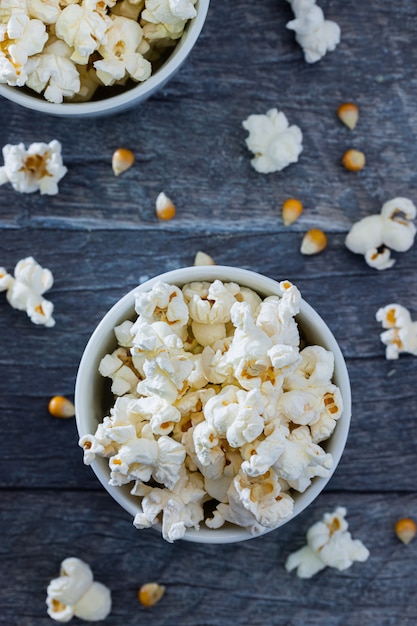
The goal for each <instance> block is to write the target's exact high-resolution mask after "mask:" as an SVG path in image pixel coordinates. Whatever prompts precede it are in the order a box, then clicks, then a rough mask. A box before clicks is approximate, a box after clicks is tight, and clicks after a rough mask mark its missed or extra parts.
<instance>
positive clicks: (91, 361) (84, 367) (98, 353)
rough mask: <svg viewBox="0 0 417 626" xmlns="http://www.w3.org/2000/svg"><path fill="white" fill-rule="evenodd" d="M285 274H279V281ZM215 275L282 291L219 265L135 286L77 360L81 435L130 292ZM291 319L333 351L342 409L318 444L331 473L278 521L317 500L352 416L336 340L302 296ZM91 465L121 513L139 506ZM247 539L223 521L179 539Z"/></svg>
mask: <svg viewBox="0 0 417 626" xmlns="http://www.w3.org/2000/svg"><path fill="white" fill-rule="evenodd" d="M285 278H286V277H282V279H285ZM215 279H219V280H222V281H223V282H235V283H238V284H239V285H241V286H245V287H249V288H251V289H253V290H254V291H256V292H257V293H258V294H259V295H260V296H261V297H266V296H269V295H280V294H281V290H280V287H279V284H278V283H277V282H276V281H275V280H272V279H271V278H267V277H265V276H263V275H261V274H257V273H255V272H251V271H248V270H244V269H239V268H235V267H226V266H220V265H213V266H201V267H185V268H181V269H178V270H174V271H172V272H167V273H165V274H161V275H159V276H156V277H155V278H152V279H151V280H148V281H146V282H145V283H142V284H141V285H140V286H139V287H136V288H135V289H133V290H132V291H130V292H129V293H127V294H126V295H125V296H124V297H123V298H121V300H119V301H118V302H117V303H116V304H115V305H114V306H113V307H112V308H111V309H110V311H108V313H106V315H105V316H104V318H103V319H102V321H101V322H100V323H99V325H98V326H97V328H96V330H95V331H94V333H93V335H92V336H91V338H90V340H89V342H88V344H87V346H86V348H85V351H84V354H83V356H82V358H81V362H80V366H79V370H78V375H77V380H76V386H75V409H76V421H77V428H78V433H79V436H80V437H82V436H84V435H86V434H94V433H95V431H96V429H97V425H98V423H99V422H101V421H102V419H103V417H104V415H106V414H107V413H106V411H108V398H109V381H108V379H103V377H102V376H101V375H100V374H99V372H98V367H99V363H100V361H101V359H102V358H103V356H104V355H105V354H107V353H111V352H112V351H113V350H114V349H115V348H116V347H117V342H116V339H115V336H114V332H113V329H114V327H115V326H117V325H118V324H120V323H121V322H122V321H124V320H126V319H132V320H133V319H135V318H136V317H137V315H136V314H135V310H134V299H135V297H134V294H135V293H136V292H137V291H149V290H150V289H151V288H152V286H153V285H154V284H155V283H156V282H157V281H159V280H162V281H164V282H167V283H170V284H174V285H177V286H179V287H182V286H183V285H184V284H185V283H188V282H191V281H203V280H206V281H213V280H215ZM296 319H297V323H298V325H299V327H300V329H301V330H302V332H303V335H304V336H305V338H306V339H307V342H308V343H309V344H316V345H321V346H323V347H324V348H326V349H327V350H330V351H331V352H333V354H334V359H335V370H334V377H333V381H334V383H335V384H336V385H337V386H338V387H339V388H340V391H341V394H342V398H343V404H344V410H343V413H342V415H341V417H340V418H339V420H338V422H337V426H336V428H335V431H334V432H333V434H332V436H331V437H330V438H329V439H328V440H327V441H326V442H322V443H321V444H320V445H321V446H322V447H323V448H324V449H325V450H326V451H327V452H330V453H331V454H332V455H333V460H334V463H333V467H332V470H331V473H330V475H329V476H328V477H326V478H321V477H316V478H314V479H313V481H312V484H311V486H309V487H308V488H307V490H306V491H305V492H304V493H294V494H293V497H294V500H295V504H294V511H293V514H292V515H291V516H290V517H288V518H286V519H285V520H283V522H282V524H285V523H287V522H288V521H290V520H291V519H293V518H294V517H295V516H296V515H298V514H299V513H301V511H303V510H304V509H305V508H306V507H307V506H308V505H309V504H311V502H313V500H314V499H315V498H317V496H318V495H319V494H320V492H321V491H322V490H323V489H324V487H325V486H326V484H327V482H328V481H329V479H330V476H331V474H332V473H333V472H334V470H335V469H336V467H337V465H338V463H339V461H340V458H341V456H342V452H343V449H344V447H345V443H346V439H347V435H348V431H349V424H350V417H351V393H350V383H349V375H348V371H347V368H346V364H345V361H344V358H343V355H342V353H341V351H340V348H339V346H338V344H337V341H336V339H335V338H334V336H333V334H332V333H331V331H330V330H329V328H328V326H327V325H326V324H325V322H324V321H323V320H322V318H321V317H320V316H319V315H318V314H317V313H316V312H315V311H314V309H312V307H311V306H310V305H309V304H307V302H305V301H304V300H302V301H301V308H300V313H299V315H297V317H296ZM92 468H93V470H94V472H95V474H96V475H97V477H98V478H99V480H100V481H101V483H102V484H103V485H104V487H105V488H106V489H107V491H108V492H109V493H110V495H111V496H112V497H113V498H114V499H115V500H116V501H117V502H118V503H119V504H120V505H121V506H122V507H123V508H124V509H125V510H126V511H128V512H129V513H131V514H132V515H133V516H135V515H136V513H138V512H139V511H140V510H141V508H140V499H139V498H138V497H137V496H132V495H131V494H130V493H129V491H130V489H131V487H132V485H130V486H129V485H127V486H123V487H118V486H110V485H109V484H108V481H109V475H110V471H109V466H108V460H107V459H105V458H96V459H95V461H94V462H93V463H92ZM282 524H281V525H282ZM137 532H140V531H137ZM252 537H253V535H251V534H250V533H249V532H248V531H247V530H245V529H244V528H240V527H237V526H234V525H232V524H226V525H224V526H223V527H222V528H219V529H216V530H214V529H209V528H207V527H206V526H205V525H204V524H202V525H201V527H200V529H199V530H198V531H197V530H194V529H187V531H186V534H185V537H184V539H186V540H188V541H195V542H201V543H233V542H237V541H243V540H246V539H250V538H252Z"/></svg>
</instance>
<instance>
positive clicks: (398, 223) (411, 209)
mask: <svg viewBox="0 0 417 626" xmlns="http://www.w3.org/2000/svg"><path fill="white" fill-rule="evenodd" d="M416 214H417V210H416V207H415V205H414V204H413V202H411V200H409V199H408V198H402V197H398V198H394V199H393V200H389V201H388V202H385V204H384V205H383V206H382V209H381V212H380V214H379V215H369V216H367V217H364V218H363V219H361V220H359V222H356V223H355V224H354V225H353V226H352V228H351V229H350V231H349V233H348V234H347V236H346V239H345V245H346V247H347V248H348V249H349V250H350V251H351V252H354V253H356V254H363V255H364V256H365V260H366V262H367V263H368V265H370V266H371V267H375V268H376V269H378V270H384V269H388V268H390V267H392V266H393V265H394V263H395V260H394V259H391V258H390V257H391V254H390V249H392V250H395V251H396V252H406V251H407V250H409V249H410V248H411V246H412V245H413V243H414V237H415V234H416V227H415V225H414V224H413V223H412V221H411V220H413V219H414V218H415V217H416Z"/></svg>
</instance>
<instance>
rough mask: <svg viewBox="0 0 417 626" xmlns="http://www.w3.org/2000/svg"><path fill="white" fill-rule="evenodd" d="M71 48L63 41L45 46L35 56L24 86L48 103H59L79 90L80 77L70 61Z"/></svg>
mask: <svg viewBox="0 0 417 626" xmlns="http://www.w3.org/2000/svg"><path fill="white" fill-rule="evenodd" d="M71 53H72V48H70V47H69V46H68V45H67V44H66V43H65V42H64V41H60V40H56V41H53V42H52V43H50V44H48V45H47V46H45V48H44V49H43V52H42V53H41V54H39V55H35V56H34V57H32V58H33V61H34V62H35V63H36V65H35V67H34V69H33V70H32V72H31V73H30V74H29V76H28V78H27V80H26V86H27V87H30V88H31V89H33V90H34V91H36V92H37V93H42V92H43V95H44V97H45V99H46V100H48V101H49V102H55V103H61V102H63V100H64V98H70V97H72V96H74V95H75V94H76V93H78V92H79V90H80V88H81V82H80V75H79V72H78V70H77V68H76V66H75V64H74V63H73V62H72V61H71V60H70V56H71Z"/></svg>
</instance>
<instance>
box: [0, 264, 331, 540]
mask: <svg viewBox="0 0 417 626" xmlns="http://www.w3.org/2000/svg"><path fill="white" fill-rule="evenodd" d="M6 274H7V273H5V274H4V278H3V280H4V283H5V284H7V281H8V279H7V276H6ZM0 281H1V273H0ZM0 284H1V283H0ZM280 290H281V294H280V295H279V296H270V297H268V298H264V299H263V300H262V299H261V298H260V297H259V296H258V295H257V294H255V293H254V292H253V291H252V290H250V289H246V288H241V287H240V286H239V285H237V284H236V283H223V282H222V281H219V280H215V281H213V282H193V283H188V284H186V285H184V287H183V288H182V289H180V288H178V287H176V286H173V285H168V284H166V283H163V282H157V283H156V284H155V285H154V286H153V288H152V289H151V290H150V291H149V292H143V293H142V292H138V293H137V294H136V297H135V308H136V312H137V314H138V317H137V319H136V321H134V322H132V321H130V320H126V321H125V322H123V323H122V324H120V325H118V326H117V327H116V328H115V336H116V338H117V341H118V348H116V350H114V351H113V352H112V353H110V354H107V355H105V356H104V357H103V359H102V360H101V362H100V367H99V370H100V373H101V374H102V375H103V376H108V377H109V378H111V379H112V380H113V385H112V390H113V393H115V394H117V388H114V381H115V380H116V379H117V382H118V385H119V384H121V382H123V381H130V378H129V376H131V377H132V381H133V382H134V381H135V380H138V381H139V382H138V383H137V385H136V387H135V386H134V385H133V382H132V384H131V385H130V386H129V387H125V388H124V389H123V391H124V392H125V395H123V396H119V397H116V399H115V403H114V406H113V407H112V408H111V409H110V414H109V415H107V416H106V417H104V419H103V421H102V423H101V424H99V426H98V428H97V430H96V433H95V435H86V436H84V437H83V438H81V439H80V442H79V445H80V446H81V447H82V448H83V449H84V462H85V463H86V464H89V463H91V462H92V461H94V459H95V457H96V455H98V456H102V457H105V458H108V460H109V467H110V481H109V483H110V484H111V485H114V486H122V485H127V484H128V483H130V482H132V481H135V486H134V488H133V489H132V491H131V493H132V494H133V495H135V496H138V497H140V498H141V504H142V511H141V512H140V513H138V515H136V517H135V520H134V524H135V526H137V527H138V528H145V527H149V526H152V525H154V524H156V523H162V533H163V536H164V538H165V539H167V540H168V541H174V540H175V539H177V538H180V537H182V536H183V535H184V533H185V532H186V529H187V528H188V527H194V528H198V526H199V524H200V522H201V521H202V520H203V519H204V510H203V506H202V505H203V504H204V503H205V502H206V501H207V500H214V502H213V503H212V505H211V508H210V510H214V513H213V517H212V518H210V519H206V520H205V522H206V524H207V526H208V527H210V528H218V527H220V526H221V525H222V524H224V523H225V522H230V523H234V524H238V525H240V526H243V527H245V528H247V529H248V530H249V532H251V533H254V534H261V533H263V532H265V531H266V530H267V529H272V528H276V527H277V526H278V525H280V524H281V523H282V521H283V520H284V519H285V518H286V517H288V516H289V515H291V513H292V511H293V502H294V501H293V497H292V494H291V493H290V492H291V490H295V491H299V492H303V491H305V489H307V487H308V486H309V485H310V484H311V481H312V480H313V479H314V477H316V476H328V475H329V470H330V468H331V466H332V460H333V459H332V455H331V454H329V453H326V452H325V450H324V449H323V448H321V447H320V446H319V445H318V444H319V442H321V441H323V440H325V439H327V438H328V437H329V436H330V435H331V433H332V432H333V430H334V428H335V426H336V421H337V419H338V418H339V417H340V415H341V412H342V398H341V393H340V390H339V389H338V388H337V387H336V386H335V385H334V384H333V383H332V382H331V379H332V376H333V369H334V357H333V355H332V354H331V353H330V352H328V351H327V350H325V349H324V348H321V347H320V346H307V347H306V348H304V350H303V351H302V352H301V353H300V351H299V343H300V335H299V331H298V326H297V323H296V321H295V319H294V318H295V316H296V315H297V314H298V313H299V310H300V302H301V295H300V292H299V291H298V289H297V288H296V287H295V286H294V285H292V283H290V282H289V281H282V282H281V283H280ZM123 368H126V369H127V370H128V371H129V375H126V376H125V375H124V374H123V376H122V377H121V378H120V379H119V372H123ZM216 504H217V508H215V507H216Z"/></svg>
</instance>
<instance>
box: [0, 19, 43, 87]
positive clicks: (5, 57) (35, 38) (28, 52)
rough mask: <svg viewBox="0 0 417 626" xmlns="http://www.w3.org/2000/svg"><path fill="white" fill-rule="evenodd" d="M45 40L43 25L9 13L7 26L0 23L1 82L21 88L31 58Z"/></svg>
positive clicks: (32, 65)
mask: <svg viewBox="0 0 417 626" xmlns="http://www.w3.org/2000/svg"><path fill="white" fill-rule="evenodd" d="M47 40H48V34H47V32H46V27H45V25H44V24H43V23H42V22H41V21H40V20H36V19H30V17H29V16H28V15H26V14H25V13H20V12H18V13H12V15H11V16H10V18H9V20H8V21H7V23H6V24H2V23H0V83H7V84H8V85H10V86H12V87H15V86H17V87H22V86H23V85H24V84H25V83H26V80H27V78H28V75H29V74H30V73H31V71H32V70H33V67H34V64H35V61H34V60H33V55H36V54H38V53H39V52H41V51H42V49H43V47H44V45H45V43H46V41H47Z"/></svg>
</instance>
